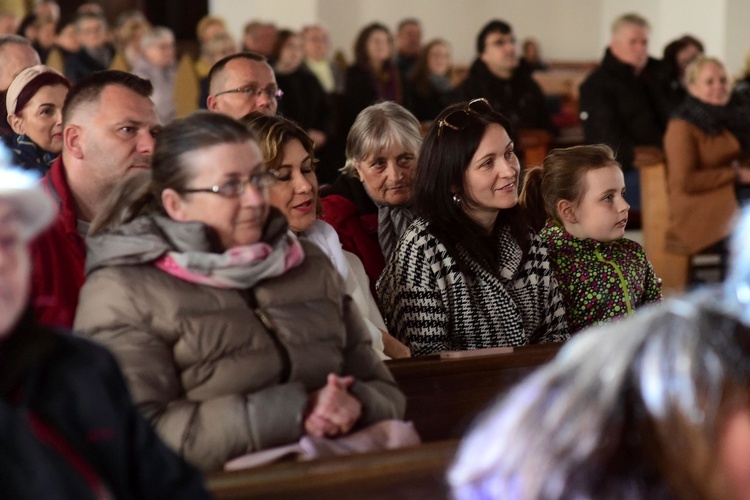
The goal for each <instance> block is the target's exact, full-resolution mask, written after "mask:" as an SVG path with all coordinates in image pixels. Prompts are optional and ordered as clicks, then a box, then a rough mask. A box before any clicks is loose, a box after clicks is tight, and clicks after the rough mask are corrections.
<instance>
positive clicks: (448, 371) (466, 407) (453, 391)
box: [386, 343, 562, 441]
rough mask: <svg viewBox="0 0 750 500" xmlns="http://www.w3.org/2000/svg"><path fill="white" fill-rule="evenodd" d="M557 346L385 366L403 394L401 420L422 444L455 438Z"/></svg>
mask: <svg viewBox="0 0 750 500" xmlns="http://www.w3.org/2000/svg"><path fill="white" fill-rule="evenodd" d="M561 345H562V344H558V343H554V344H539V345H531V346H522V347H516V348H515V349H514V351H513V352H512V353H509V354H493V355H487V356H476V357H472V358H458V359H439V358H438V356H425V357H422V358H412V359H399V360H391V361H387V362H386V364H387V365H388V368H389V369H390V370H391V373H392V374H393V376H394V377H395V378H396V381H397V382H398V383H399V386H400V387H401V390H402V391H403V392H404V394H405V395H406V418H405V419H406V420H410V421H412V422H414V426H415V427H416V429H417V432H419V435H420V436H421V437H422V439H423V440H424V441H437V440H443V439H450V438H456V437H460V436H461V435H462V434H463V432H464V431H465V430H466V428H467V427H468V425H469V424H470V423H471V421H472V420H473V419H474V417H476V416H477V415H478V414H479V413H480V412H481V411H482V410H483V409H484V408H486V407H487V405H488V404H489V403H491V402H493V401H495V399H496V398H497V397H498V395H500V394H501V393H503V392H505V391H507V390H508V389H509V388H510V387H511V386H513V385H514V384H515V383H516V382H518V381H519V380H521V379H522V378H524V377H525V376H526V375H528V374H529V373H531V372H532V371H533V370H534V369H535V368H537V367H538V366H540V365H542V364H544V363H546V362H547V361H548V360H550V359H551V358H552V357H554V356H555V354H557V352H558V350H559V349H560V346H561Z"/></svg>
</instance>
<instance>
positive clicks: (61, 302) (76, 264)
mask: <svg viewBox="0 0 750 500" xmlns="http://www.w3.org/2000/svg"><path fill="white" fill-rule="evenodd" d="M40 182H41V184H42V186H44V189H45V190H46V191H47V192H48V193H50V195H51V196H52V197H53V198H54V199H55V201H57V205H58V215H57V219H56V220H55V221H54V222H53V223H52V225H51V226H50V227H49V228H48V229H47V230H46V231H45V232H43V233H42V234H40V235H39V236H38V237H37V238H36V239H35V240H34V241H33V242H32V243H31V258H32V265H33V268H32V274H31V304H32V306H33V308H34V313H35V317H36V320H37V322H38V323H39V324H41V325H44V326H52V327H65V328H71V327H72V326H73V319H74V318H75V313H76V307H77V306H78V293H79V291H80V290H81V287H82V286H83V282H84V280H85V275H84V265H85V263H86V243H85V241H84V239H83V237H82V236H81V235H80V234H79V233H78V227H77V217H76V211H75V201H74V199H73V194H72V193H71V192H70V188H69V187H68V182H67V180H66V179H65V168H64V167H63V164H62V156H60V157H59V158H58V159H57V160H55V162H54V163H53V164H52V167H51V168H50V171H49V172H48V173H47V175H45V176H44V177H43V178H42V180H41V181H40Z"/></svg>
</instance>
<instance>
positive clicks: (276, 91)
mask: <svg viewBox="0 0 750 500" xmlns="http://www.w3.org/2000/svg"><path fill="white" fill-rule="evenodd" d="M222 94H249V95H250V96H252V97H260V96H261V94H266V97H268V98H269V99H276V100H278V99H281V98H282V97H283V96H284V91H282V90H281V89H280V88H279V87H277V86H276V85H269V86H267V87H266V88H260V86H258V85H256V84H254V83H251V84H249V85H243V86H242V87H237V88H236V89H231V90H224V91H222V92H218V93H216V94H214V97H218V96H220V95H222Z"/></svg>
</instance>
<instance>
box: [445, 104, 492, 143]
mask: <svg viewBox="0 0 750 500" xmlns="http://www.w3.org/2000/svg"><path fill="white" fill-rule="evenodd" d="M494 112H495V110H494V109H493V108H492V105H491V104H490V102H489V101H488V100H487V99H485V98H483V97H480V98H479V99H472V100H471V101H469V102H468V103H467V104H466V106H464V107H463V108H460V109H457V110H455V111H451V112H450V113H448V114H447V115H445V117H443V119H442V120H440V121H439V122H438V137H440V134H441V133H442V132H443V127H448V128H450V129H453V130H462V129H464V128H466V126H467V125H468V124H469V115H470V114H472V113H473V114H475V115H479V116H483V115H489V114H492V113H494Z"/></svg>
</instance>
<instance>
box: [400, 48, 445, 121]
mask: <svg viewBox="0 0 750 500" xmlns="http://www.w3.org/2000/svg"><path fill="white" fill-rule="evenodd" d="M452 92H453V84H452V82H451V52H450V47H449V46H448V43H447V42H446V41H445V40H441V39H435V40H432V41H431V42H429V43H428V44H427V45H425V47H424V48H423V49H422V51H421V52H420V53H419V57H418V58H417V62H416V64H415V66H414V72H413V73H412V76H411V79H410V80H409V97H408V107H409V109H410V110H411V111H412V112H413V113H414V116H416V117H417V119H418V120H419V121H420V122H431V121H432V120H434V119H435V117H436V116H437V115H439V114H440V112H441V111H442V110H443V109H445V107H446V106H447V105H448V104H449V103H450V101H451V93H452Z"/></svg>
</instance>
